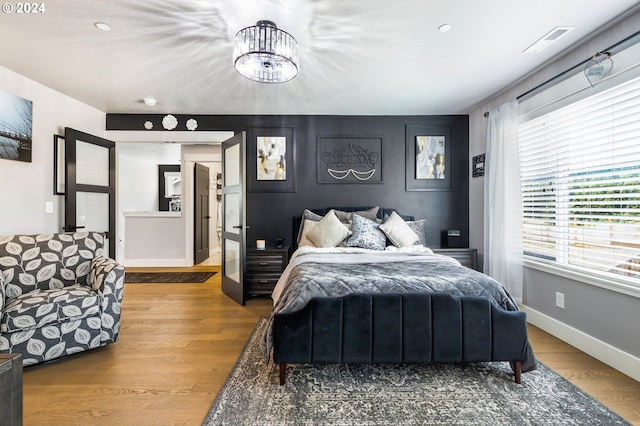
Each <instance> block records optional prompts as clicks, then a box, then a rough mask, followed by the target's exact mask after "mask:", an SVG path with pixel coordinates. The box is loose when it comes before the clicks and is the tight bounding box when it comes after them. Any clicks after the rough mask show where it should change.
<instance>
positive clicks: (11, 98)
mask: <svg viewBox="0 0 640 426" xmlns="http://www.w3.org/2000/svg"><path fill="white" fill-rule="evenodd" d="M32 145H33V102H31V101H30V100H27V99H24V98H21V97H19V96H15V95H12V94H11V93H7V92H3V91H2V90H0V159H5V160H16V161H24V162H27V163H30V162H31V148H32Z"/></svg>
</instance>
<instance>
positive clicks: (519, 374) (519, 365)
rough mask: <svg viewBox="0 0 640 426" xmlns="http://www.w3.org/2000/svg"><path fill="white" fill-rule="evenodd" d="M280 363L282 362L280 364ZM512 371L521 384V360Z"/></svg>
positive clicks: (517, 381)
mask: <svg viewBox="0 0 640 426" xmlns="http://www.w3.org/2000/svg"><path fill="white" fill-rule="evenodd" d="M281 365H282V364H281ZM514 367H515V368H514V371H513V372H514V373H515V375H516V383H517V384H521V379H520V376H521V375H522V361H516V362H515V363H514Z"/></svg>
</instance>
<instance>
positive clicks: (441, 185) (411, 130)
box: [405, 125, 453, 191]
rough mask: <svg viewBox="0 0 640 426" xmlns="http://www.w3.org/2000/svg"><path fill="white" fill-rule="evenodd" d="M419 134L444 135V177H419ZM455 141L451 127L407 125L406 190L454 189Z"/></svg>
mask: <svg viewBox="0 0 640 426" xmlns="http://www.w3.org/2000/svg"><path fill="white" fill-rule="evenodd" d="M418 136H438V137H442V136H443V137H444V146H445V153H444V158H445V161H444V179H417V178H416V176H417V170H416V158H417V155H418V152H417V150H416V141H417V137H418ZM452 150H453V141H452V140H451V129H450V128H449V127H448V126H444V125H422V126H412V125H407V126H406V131H405V190H406V191H452V190H453V169H452V167H451V165H452V162H451V158H452Z"/></svg>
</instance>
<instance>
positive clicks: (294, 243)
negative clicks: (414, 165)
mask: <svg viewBox="0 0 640 426" xmlns="http://www.w3.org/2000/svg"><path fill="white" fill-rule="evenodd" d="M372 208H373V207H327V208H322V209H307V210H309V211H310V212H312V213H315V214H317V215H320V216H324V215H325V214H327V213H328V212H329V210H340V211H343V212H349V213H352V212H360V211H365V210H370V209H372ZM393 212H396V214H398V215H400V217H401V218H403V219H404V220H415V219H414V217H413V216H408V215H404V214H400V213H398V211H397V210H396V209H387V208H382V207H380V208H379V209H378V213H377V215H376V216H377V217H378V219H381V220H382V219H384V218H385V217H387V216H391V213H393ZM301 224H302V216H294V217H293V227H292V238H291V249H292V250H296V249H297V248H298V230H299V229H300V225H301Z"/></svg>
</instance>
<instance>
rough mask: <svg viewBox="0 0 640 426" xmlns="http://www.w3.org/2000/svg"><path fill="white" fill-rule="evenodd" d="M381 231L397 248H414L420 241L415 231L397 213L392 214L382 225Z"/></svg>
mask: <svg viewBox="0 0 640 426" xmlns="http://www.w3.org/2000/svg"><path fill="white" fill-rule="evenodd" d="M380 230H381V231H382V232H384V234H385V235H386V236H387V238H389V241H391V242H392V243H393V245H394V246H396V247H409V246H412V245H413V243H415V242H416V241H418V239H419V238H418V235H417V234H416V233H415V232H413V229H411V228H410V227H409V225H407V223H406V222H405V221H404V219H402V218H401V217H400V216H399V215H398V214H397V213H396V212H393V213H391V216H390V217H389V219H387V221H386V222H385V223H383V224H382V225H380Z"/></svg>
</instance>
